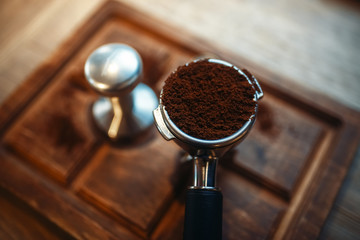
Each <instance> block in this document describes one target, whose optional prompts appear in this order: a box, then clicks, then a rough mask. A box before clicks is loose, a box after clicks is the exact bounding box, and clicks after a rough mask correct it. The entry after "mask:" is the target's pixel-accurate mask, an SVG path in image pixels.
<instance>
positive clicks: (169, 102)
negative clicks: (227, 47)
mask: <svg viewBox="0 0 360 240" xmlns="http://www.w3.org/2000/svg"><path fill="white" fill-rule="evenodd" d="M245 74H247V75H248V74H250V73H248V72H246V73H245ZM250 76H251V75H250ZM254 94H255V90H254V89H253V88H252V86H251V85H250V84H249V82H248V81H247V79H246V78H245V77H244V76H243V75H241V74H239V73H238V71H237V70H236V69H234V68H233V67H228V66H225V65H222V64H217V63H211V62H209V61H208V60H201V61H197V62H192V63H190V64H188V65H184V66H180V67H179V68H178V69H177V70H176V71H175V72H173V73H172V74H170V76H169V77H168V79H167V80H166V81H165V85H164V88H163V93H162V96H161V100H162V103H163V105H164V106H165V110H166V111H167V112H168V114H169V117H170V119H171V120H172V121H173V122H174V123H175V124H176V126H177V127H178V128H180V129H181V130H182V131H183V132H185V133H187V134H188V135H190V136H192V137H196V138H200V139H206V140H214V139H221V138H224V137H227V136H230V135H232V134H234V133H235V132H237V131H238V130H239V129H240V128H241V127H242V125H243V124H244V123H245V122H246V121H248V120H249V118H250V117H251V115H253V114H254V113H255V106H256V102H255V101H254Z"/></svg>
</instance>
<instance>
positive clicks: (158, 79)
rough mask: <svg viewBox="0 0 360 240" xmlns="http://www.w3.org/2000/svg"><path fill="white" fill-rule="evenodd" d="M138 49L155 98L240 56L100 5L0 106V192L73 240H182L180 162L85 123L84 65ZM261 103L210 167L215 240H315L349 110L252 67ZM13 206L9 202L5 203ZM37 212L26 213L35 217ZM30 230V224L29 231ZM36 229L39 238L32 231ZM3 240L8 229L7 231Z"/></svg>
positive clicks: (171, 148) (349, 152) (148, 140)
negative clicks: (183, 76)
mask: <svg viewBox="0 0 360 240" xmlns="http://www.w3.org/2000/svg"><path fill="white" fill-rule="evenodd" d="M110 42H122V43H126V44H129V45H131V46H133V47H134V48H135V49H137V50H138V51H139V53H140V55H141V57H142V59H143V62H144V82H145V83H146V84H148V85H149V86H150V87H152V88H153V89H154V91H155V92H156V93H157V94H159V91H160V89H161V86H162V84H163V81H164V79H165V78H166V77H167V76H168V74H169V73H170V72H172V71H173V70H174V69H175V68H176V67H177V66H178V65H180V64H184V63H186V62H187V61H190V60H191V59H193V58H194V57H196V56H199V55H203V54H209V53H211V54H215V55H217V56H219V57H220V58H223V59H224V60H227V61H230V62H232V63H234V64H235V65H237V66H239V67H242V66H246V65H247V63H246V60H245V59H243V58H241V57H239V56H234V55H232V54H231V53H228V52H224V51H222V50H220V49H217V48H216V47H214V46H211V45H210V44H208V43H205V42H203V41H201V40H200V39H196V38H194V37H191V36H189V35H187V34H183V33H181V32H178V31H176V29H172V28H171V27H168V26H166V25H164V24H163V23H160V22H157V21H155V20H153V19H151V18H148V17H147V16H145V15H143V14H142V13H139V12H136V11H134V10H133V9H131V8H129V7H127V6H125V5H122V4H120V3H117V2H108V3H106V4H105V5H104V6H102V7H101V8H100V9H99V11H98V12H97V13H96V14H95V15H94V16H92V17H91V18H90V19H89V20H88V21H87V23H86V24H85V25H84V26H83V27H81V28H80V29H79V31H77V33H76V34H75V35H74V36H73V37H72V38H70V39H69V40H68V41H67V42H66V43H65V44H64V45H63V46H62V47H61V48H60V49H59V50H58V52H57V53H56V54H55V55H54V56H53V57H52V58H51V59H49V61H48V62H46V63H44V64H43V65H42V66H41V67H40V68H39V69H38V70H37V71H36V72H35V73H34V74H33V75H32V76H31V77H30V78H29V79H28V80H27V81H26V82H25V83H24V85H22V86H21V87H20V88H19V89H18V90H17V91H16V92H15V94H14V95H12V96H11V97H10V98H9V99H8V100H7V101H6V102H5V103H4V104H3V105H2V107H1V109H0V136H1V145H0V158H1V162H0V186H1V189H2V190H1V191H0V194H1V195H4V196H6V197H7V198H6V199H11V198H16V199H18V201H19V204H20V203H21V204H24V205H26V206H27V207H29V208H30V209H31V211H28V212H29V215H34V216H33V218H34V219H36V221H35V220H34V221H35V222H36V223H37V222H44V221H45V222H47V223H46V224H47V226H49V227H50V228H54V229H53V230H54V231H53V232H54V233H55V234H57V235H60V236H62V235H66V236H72V237H73V238H76V239H87V238H90V239H181V238H182V236H181V234H182V227H183V218H184V216H183V215H184V190H185V189H186V186H187V184H188V182H189V180H190V178H191V163H190V162H188V161H186V160H185V158H184V153H183V152H182V150H181V149H180V148H179V147H177V146H176V145H175V144H174V143H173V142H166V141H165V140H164V139H163V138H162V137H161V136H160V134H159V133H157V130H156V129H155V127H153V128H151V129H150V130H149V131H148V132H147V133H146V134H144V135H143V136H140V137H139V138H137V139H134V140H133V141H130V142H126V143H125V142H119V143H117V144H113V143H110V142H108V141H106V139H104V138H103V137H101V136H100V135H99V134H98V132H97V131H96V129H94V128H93V126H92V124H91V118H90V116H89V108H90V106H91V104H92V102H93V101H94V100H95V99H96V98H97V97H98V96H97V95H96V94H95V93H94V92H93V91H91V89H90V88H89V87H88V86H87V83H86V80H85V78H84V75H83V66H84V63H85V60H86V58H87V57H88V55H89V54H90V53H91V52H92V51H93V50H94V49H96V48H97V47H99V46H100V45H102V44H105V43H110ZM253 73H254V74H255V76H256V77H257V78H258V79H259V81H260V83H261V85H262V87H263V89H264V92H265V97H264V99H263V100H262V101H261V104H260V106H259V116H258V118H257V122H256V124H255V126H254V128H253V130H252V131H251V133H250V134H249V136H248V137H247V138H246V140H245V141H244V142H242V143H241V144H240V145H238V146H237V147H236V148H235V149H233V150H232V151H230V152H229V153H227V154H226V156H225V157H224V158H223V159H221V161H220V166H219V171H218V185H219V186H220V187H221V188H222V191H223V195H224V222H223V230H224V231H223V239H303V238H310V239H314V238H316V237H317V236H318V234H319V232H320V230H321V227H322V225H323V223H324V221H325V219H326V217H327V215H328V213H329V211H330V210H331V206H332V204H333V201H334V199H335V197H336V194H337V191H338V189H339V187H340V186H341V181H342V179H343V177H344V176H345V174H346V172H347V168H348V166H349V164H350V163H351V160H352V158H353V156H354V154H355V152H356V148H357V146H358V144H359V140H360V124H359V122H358V119H359V117H360V114H359V113H357V112H354V111H351V110H349V109H347V108H345V107H343V106H341V105H339V104H338V103H336V102H334V101H332V100H330V99H327V98H326V97H323V96H320V95H318V94H315V93H313V92H308V91H304V90H303V89H300V88H298V87H297V86H294V85H291V84H290V83H289V81H286V79H281V78H279V77H278V76H277V75H276V74H274V73H269V72H265V71H264V70H262V69H261V67H257V68H256V70H255V71H254V72H253ZM14 204H16V203H14ZM35 213H36V214H35ZM39 229H41V228H39ZM39 231H42V230H39ZM10 232H11V231H10Z"/></svg>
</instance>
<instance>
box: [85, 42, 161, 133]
mask: <svg viewBox="0 0 360 240" xmlns="http://www.w3.org/2000/svg"><path fill="white" fill-rule="evenodd" d="M142 68H143V66H142V60H141V57H140V55H139V53H138V52H137V51H136V50H135V49H133V48H132V47H130V46H128V45H126V44H118V43H111V44H106V45H103V46H100V47H99V48H97V49H96V50H95V51H94V52H92V53H91V55H90V56H89V57H88V59H87V60H86V63H85V69H84V72H85V77H86V79H87V81H88V82H89V84H90V86H91V87H92V88H93V89H94V90H95V91H96V92H97V93H99V94H100V95H102V96H101V97H100V98H99V99H98V100H97V101H95V102H94V104H93V106H92V116H93V119H94V122H95V124H96V125H97V127H98V128H99V129H100V130H101V131H102V132H104V133H105V134H106V135H107V136H108V137H109V138H110V139H112V140H117V139H119V138H122V137H130V136H133V135H136V134H138V133H140V132H141V131H143V130H145V129H147V128H148V127H149V126H151V125H152V124H153V121H154V120H153V117H152V111H153V109H154V108H156V106H157V105H158V99H157V96H156V95H155V93H154V92H153V90H152V89H151V88H150V87H148V86H147V85H145V84H143V83H140V81H141V78H142Z"/></svg>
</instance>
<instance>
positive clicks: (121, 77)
mask: <svg viewBox="0 0 360 240" xmlns="http://www.w3.org/2000/svg"><path fill="white" fill-rule="evenodd" d="M84 72H85V77H86V79H87V80H88V82H89V84H90V86H91V87H92V88H93V89H94V90H95V91H97V92H98V93H100V94H102V95H105V96H118V94H119V91H124V90H125V89H127V88H131V87H134V86H135V85H136V84H137V83H138V81H139V80H140V75H141V73H142V61H141V58H140V55H139V54H138V52H137V51H136V50H135V49H133V48H132V47H130V46H128V45H126V44H117V43H110V44H106V45H103V46H101V47H99V48H97V49H96V50H95V51H94V52H93V53H91V55H90V56H89V57H88V59H87V60H86V63H85V68H84Z"/></svg>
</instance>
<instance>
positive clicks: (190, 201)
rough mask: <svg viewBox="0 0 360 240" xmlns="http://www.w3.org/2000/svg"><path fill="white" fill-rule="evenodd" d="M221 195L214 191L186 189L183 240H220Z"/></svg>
mask: <svg viewBox="0 0 360 240" xmlns="http://www.w3.org/2000/svg"><path fill="white" fill-rule="evenodd" d="M222 199H223V197H222V194H221V192H220V191H219V190H214V189H191V188H190V189H188V190H187V193H186V203H185V224H184V240H193V239H196V240H202V239H207V240H220V239H221V236H222V201H223V200H222Z"/></svg>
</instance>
